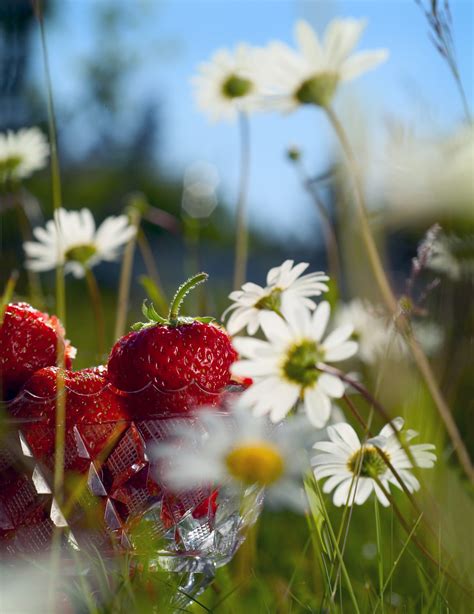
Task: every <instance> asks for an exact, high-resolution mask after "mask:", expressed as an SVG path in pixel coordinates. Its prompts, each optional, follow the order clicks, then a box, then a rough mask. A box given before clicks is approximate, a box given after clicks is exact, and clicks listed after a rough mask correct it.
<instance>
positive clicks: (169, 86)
mask: <svg viewBox="0 0 474 614" xmlns="http://www.w3.org/2000/svg"><path fill="white" fill-rule="evenodd" d="M108 2H109V0H62V2H61V3H59V6H58V9H57V12H56V16H55V19H54V20H51V22H50V23H49V24H48V43H49V52H50V57H51V65H52V75H53V80H54V87H55V95H56V97H57V99H58V102H59V103H60V102H61V101H63V100H67V101H69V103H71V101H74V100H76V99H77V100H79V96H80V91H81V72H80V64H81V58H83V57H85V56H87V54H89V53H91V52H92V51H93V49H94V48H95V47H94V43H95V42H96V39H95V38H94V14H95V11H96V9H97V7H99V6H104V5H106V4H107V3H108ZM119 3H120V4H121V5H122V6H123V7H124V8H125V10H126V11H127V15H128V20H127V21H126V24H127V25H126V28H125V29H124V30H123V35H122V36H121V37H120V40H118V41H117V45H120V47H121V48H125V49H126V50H127V53H130V57H133V58H134V59H133V62H134V70H133V72H132V77H131V80H130V82H129V83H127V87H126V88H125V90H124V92H123V99H122V104H123V106H124V110H125V111H130V110H131V109H132V110H133V106H134V105H135V104H136V101H137V100H141V99H152V100H156V101H160V102H161V117H162V120H163V122H164V125H163V142H162V144H161V146H160V152H161V153H160V155H161V158H160V163H161V164H162V165H164V167H165V168H166V170H167V171H168V172H169V173H171V174H173V175H175V176H177V177H179V176H180V175H181V174H182V173H183V172H184V170H185V169H186V167H187V166H188V165H189V164H191V163H193V162H195V161H196V160H206V161H208V162H211V163H213V164H215V165H216V167H217V168H218V171H219V173H220V176H221V193H222V194H223V195H224V196H225V199H226V200H227V201H229V202H232V201H233V199H234V198H235V193H236V190H237V179H238V140H237V127H236V125H235V124H232V123H222V124H210V123H209V122H208V120H207V119H206V117H204V116H203V115H202V114H201V113H200V112H199V111H198V110H197V109H196V107H195V105H194V100H193V96H192V89H191V86H190V84H189V80H190V77H191V76H192V75H193V73H194V71H195V68H196V65H197V64H198V63H199V62H201V61H204V60H206V59H207V58H208V57H209V56H211V55H212V53H213V52H214V51H215V50H216V49H217V48H219V47H232V46H234V45H235V44H236V43H238V42H241V41H246V42H249V43H251V44H254V45H263V44H265V43H266V42H268V41H269V40H271V39H280V40H283V41H285V42H287V43H290V44H292V42H293V24H294V22H295V20H296V19H298V18H301V17H303V18H306V19H308V20H309V21H310V22H311V23H312V24H313V26H314V27H315V28H316V29H317V30H318V31H319V32H321V31H323V29H324V27H325V25H326V24H327V22H328V21H329V20H330V19H331V18H333V17H335V16H338V17H345V16H350V17H366V18H367V19H368V21H369V23H368V27H367V29H366V32H365V34H364V36H363V38H362V40H361V42H360V45H359V48H360V49H364V48H366V49H371V48H379V47H387V48H388V49H389V50H390V59H389V61H388V62H387V63H386V64H385V65H383V66H381V67H380V68H378V69H377V70H375V71H373V72H372V73H368V74H366V75H364V76H363V77H362V78H361V79H359V80H358V81H356V82H354V83H350V84H347V85H344V86H343V87H342V88H341V89H340V91H339V92H338V97H337V107H338V108H339V109H340V111H341V113H342V114H343V115H345V116H346V117H347V114H346V113H345V111H347V109H351V108H352V109H353V108H358V109H360V111H361V112H362V114H363V116H364V124H367V125H368V126H369V128H370V130H371V132H376V133H377V134H379V135H380V134H382V132H383V129H384V125H385V121H386V119H387V117H396V118H398V119H401V120H403V121H405V122H409V123H410V124H411V125H412V126H413V125H415V126H416V127H417V129H419V130H422V131H432V132H435V131H443V130H448V129H449V128H451V127H453V126H455V125H456V124H457V123H459V122H460V121H462V107H461V104H460V100H459V96H458V94H457V91H456V89H455V85H454V82H453V80H452V77H451V75H450V73H449V71H448V69H447V67H446V65H445V63H444V62H443V61H442V59H441V58H440V56H439V55H438V54H437V53H436V51H435V50H434V47H433V45H432V43H431V42H430V41H429V39H428V35H427V24H426V21H425V19H424V17H423V15H422V13H421V11H420V9H419V7H418V6H417V5H416V3H415V1H414V0H372V1H365V2H362V1H356V0H352V1H345V2H342V1H341V2H336V1H326V0H313V1H312V2H297V1H294V0H293V1H291V0H215V1H212V2H211V1H207V2H203V1H199V0H194V1H186V2H185V1H180V0H168V1H164V0H133V1H132V0H128V1H127V0H122V1H121V2H119ZM473 7H474V3H472V2H471V1H470V0H456V1H454V2H451V8H452V14H453V22H454V34H455V47H456V52H457V57H458V63H459V67H460V72H461V75H462V78H463V82H464V85H465V89H466V92H467V96H468V99H469V100H471V101H472V97H473V90H474V87H473V48H472V35H473V29H474V27H473V11H474V8H473ZM37 43H38V41H37V40H36V41H35V44H37ZM109 44H110V41H109ZM38 60H39V54H37V62H36V63H35V66H34V68H33V70H34V73H35V76H36V77H37V78H39V79H41V78H42V70H41V65H40V63H39V61H38ZM356 123H357V124H358V123H359V122H358V121H357V122H356ZM81 128H82V126H81V123H80V119H79V120H78V121H77V122H76V124H75V125H74V128H72V127H71V134H70V135H69V138H70V139H76V138H77V140H78V146H79V147H80V135H81V132H82V130H81ZM357 128H358V126H354V125H351V126H349V129H350V130H352V132H354V129H357ZM251 129H252V174H251V188H250V194H249V203H250V214H251V219H252V220H253V222H254V223H256V224H258V225H260V226H262V227H265V228H267V229H269V230H271V231H274V232H276V233H279V234H288V233H291V232H293V233H294V234H295V235H296V234H297V233H300V234H301V232H302V231H301V228H303V227H305V228H307V229H308V230H307V232H308V233H309V232H312V229H313V228H314V226H313V225H314V223H315V218H314V214H313V210H312V208H311V207H309V206H308V202H307V198H306V196H305V195H304V193H303V192H302V190H301V187H300V185H299V183H298V181H297V179H296V177H295V173H294V169H293V168H292V167H291V165H290V164H289V163H288V162H287V161H286V159H285V155H284V152H285V150H286V148H287V146H288V145H290V144H296V145H298V146H300V147H301V148H302V149H303V151H304V152H305V157H306V160H307V164H308V165H309V166H311V168H312V169H314V170H315V171H316V172H317V171H318V170H319V171H321V170H324V168H325V166H326V164H327V162H328V161H329V160H330V158H331V154H332V152H333V151H334V149H333V147H334V139H333V136H332V134H331V132H330V130H329V128H328V126H327V124H326V121H325V118H324V117H323V115H322V113H321V112H319V111H317V110H316V109H303V110H301V111H298V112H296V113H294V114H292V115H289V116H284V117H282V116H279V115H277V114H268V115H258V116H256V117H255V118H254V119H253V120H252V128H251ZM377 138H381V137H380V136H379V137H377ZM84 204H85V205H87V203H84ZM302 221H303V222H304V223H303V224H302Z"/></svg>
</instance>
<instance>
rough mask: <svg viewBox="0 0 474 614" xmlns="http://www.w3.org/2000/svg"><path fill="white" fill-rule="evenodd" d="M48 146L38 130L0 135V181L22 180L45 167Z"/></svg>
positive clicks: (31, 129) (28, 129)
mask: <svg viewBox="0 0 474 614" xmlns="http://www.w3.org/2000/svg"><path fill="white" fill-rule="evenodd" d="M48 156H49V145H48V141H47V140H46V137H45V136H44V134H43V133H42V132H41V130H40V129H39V128H23V129H22V130H19V131H18V132H12V131H11V130H9V131H8V132H6V133H0V180H6V179H23V178H25V177H29V176H30V175H31V174H32V173H33V172H34V171H37V170H39V169H41V168H43V167H44V166H45V165H46V162H47V160H48Z"/></svg>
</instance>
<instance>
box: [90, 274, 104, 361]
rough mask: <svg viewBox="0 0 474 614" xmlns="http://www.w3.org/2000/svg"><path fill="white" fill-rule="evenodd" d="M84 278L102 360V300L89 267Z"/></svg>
mask: <svg viewBox="0 0 474 614" xmlns="http://www.w3.org/2000/svg"><path fill="white" fill-rule="evenodd" d="M85 277H86V282H87V289H88V290H89V296H90V299H91V304H92V309H93V310H94V317H95V324H96V327H97V347H98V351H99V358H100V360H102V359H103V358H104V357H105V351H106V341H105V319H104V309H103V306H102V299H101V296H100V290H99V286H98V284H97V280H96V278H95V275H94V273H93V272H92V269H91V268H90V267H87V266H86V267H85Z"/></svg>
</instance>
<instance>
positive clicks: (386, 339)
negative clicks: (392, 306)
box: [334, 298, 443, 365]
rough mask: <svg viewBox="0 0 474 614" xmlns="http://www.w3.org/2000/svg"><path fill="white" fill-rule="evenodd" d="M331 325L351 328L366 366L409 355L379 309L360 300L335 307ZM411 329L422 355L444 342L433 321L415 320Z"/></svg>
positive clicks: (434, 349)
mask: <svg viewBox="0 0 474 614" xmlns="http://www.w3.org/2000/svg"><path fill="white" fill-rule="evenodd" d="M334 322H335V325H336V326H346V325H352V327H353V329H354V333H353V335H354V338H355V339H356V340H357V342H358V344H359V349H358V353H357V355H358V356H359V358H360V359H361V360H362V362H365V363H366V364H368V365H373V364H375V363H376V362H377V361H378V360H381V359H384V358H391V359H393V360H401V359H405V358H407V357H408V356H409V348H408V346H407V344H406V342H405V339H404V338H403V336H402V335H401V334H400V333H399V331H398V330H397V329H396V327H395V326H394V324H393V322H392V321H391V320H390V319H389V318H388V317H387V315H386V313H385V311H384V309H383V308H382V307H381V306H377V305H372V304H371V303H369V302H368V301H364V300H362V299H358V298H356V299H353V300H352V301H350V302H349V303H345V304H341V305H340V306H339V307H338V309H337V311H336V314H335V317H334ZM412 326H413V333H414V335H415V337H416V338H417V340H418V341H419V343H420V344H421V346H422V347H423V349H424V350H425V352H427V353H428V354H433V353H434V352H436V351H437V349H438V348H439V347H440V345H441V343H442V341H443V332H442V330H441V329H440V327H439V326H438V325H437V324H435V323H434V322H425V321H422V320H421V321H420V320H415V321H414V322H413V325H412Z"/></svg>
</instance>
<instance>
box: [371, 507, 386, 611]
mask: <svg viewBox="0 0 474 614" xmlns="http://www.w3.org/2000/svg"><path fill="white" fill-rule="evenodd" d="M374 514H375V533H376V537H377V567H378V575H379V599H380V607H381V609H382V612H384V611H385V607H384V602H383V593H384V579H383V553H382V530H381V527H380V510H379V501H378V499H377V496H375V495H374Z"/></svg>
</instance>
